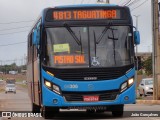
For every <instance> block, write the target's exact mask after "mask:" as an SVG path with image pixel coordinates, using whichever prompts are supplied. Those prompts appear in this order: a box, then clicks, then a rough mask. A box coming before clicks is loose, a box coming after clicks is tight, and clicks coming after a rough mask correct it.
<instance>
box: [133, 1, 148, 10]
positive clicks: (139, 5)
mask: <svg viewBox="0 0 160 120" xmlns="http://www.w3.org/2000/svg"><path fill="white" fill-rule="evenodd" d="M147 1H148V0H145V1H144V2H143V3H141V4H140V5H138V6H137V7H135V8H133V9H132V10H131V11H133V10H134V9H136V8H138V7H140V6H142V5H143V4H144V3H146V2H147Z"/></svg>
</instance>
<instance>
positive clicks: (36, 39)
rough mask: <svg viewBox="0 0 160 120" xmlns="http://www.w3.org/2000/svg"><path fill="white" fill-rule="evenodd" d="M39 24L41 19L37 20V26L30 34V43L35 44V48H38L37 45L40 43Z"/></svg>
mask: <svg viewBox="0 0 160 120" xmlns="http://www.w3.org/2000/svg"><path fill="white" fill-rule="evenodd" d="M40 25H41V21H39V23H38V24H37V26H36V27H35V28H34V30H33V35H32V43H33V45H35V46H36V48H38V45H39V43H40Z"/></svg>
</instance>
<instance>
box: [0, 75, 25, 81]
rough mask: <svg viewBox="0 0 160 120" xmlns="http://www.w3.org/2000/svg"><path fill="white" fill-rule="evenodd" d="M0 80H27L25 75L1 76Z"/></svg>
mask: <svg viewBox="0 0 160 120" xmlns="http://www.w3.org/2000/svg"><path fill="white" fill-rule="evenodd" d="M0 78H1V79H3V80H5V79H6V78H15V79H16V80H26V75H25V74H16V75H12V74H0Z"/></svg>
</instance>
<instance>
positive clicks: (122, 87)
mask: <svg viewBox="0 0 160 120" xmlns="http://www.w3.org/2000/svg"><path fill="white" fill-rule="evenodd" d="M125 89H127V82H125V83H123V84H122V85H121V92H123V91H124V90H125Z"/></svg>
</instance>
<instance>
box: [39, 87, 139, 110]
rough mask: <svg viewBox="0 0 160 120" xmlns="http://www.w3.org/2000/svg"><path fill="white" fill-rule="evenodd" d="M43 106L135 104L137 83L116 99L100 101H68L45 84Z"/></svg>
mask: <svg viewBox="0 0 160 120" xmlns="http://www.w3.org/2000/svg"><path fill="white" fill-rule="evenodd" d="M42 96H43V97H42V98H43V106H51V107H60V108H61V107H72V106H108V105H119V104H133V103H135V100H136V93H135V84H133V85H132V86H131V87H129V88H128V89H127V90H125V91H124V92H122V93H121V94H119V95H117V97H116V99H115V100H106V101H98V102H84V101H76V102H74V101H66V100H65V98H64V97H63V96H61V95H58V94H56V93H54V92H53V91H51V90H49V89H48V88H46V87H45V86H43V94H42Z"/></svg>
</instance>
